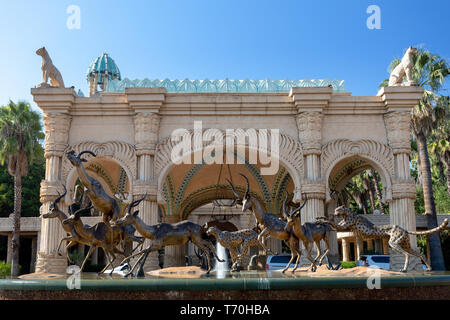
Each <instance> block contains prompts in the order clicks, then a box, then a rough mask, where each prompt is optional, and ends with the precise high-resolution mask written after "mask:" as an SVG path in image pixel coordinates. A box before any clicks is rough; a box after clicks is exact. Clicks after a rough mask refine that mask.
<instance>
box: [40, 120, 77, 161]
mask: <svg viewBox="0 0 450 320" xmlns="http://www.w3.org/2000/svg"><path fill="white" fill-rule="evenodd" d="M43 118H44V131H45V157H46V158H48V157H51V156H58V157H61V156H62V155H63V151H64V149H66V147H67V139H68V136H69V128H70V122H71V120H72V117H71V116H69V115H67V114H63V113H48V114H45V115H44V117H43Z"/></svg>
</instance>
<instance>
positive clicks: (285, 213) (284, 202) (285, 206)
mask: <svg viewBox="0 0 450 320" xmlns="http://www.w3.org/2000/svg"><path fill="white" fill-rule="evenodd" d="M288 198H289V193H288V192H287V191H286V198H284V201H283V215H284V216H285V217H286V218H287V217H291V215H290V214H289V212H288V210H287V202H288Z"/></svg>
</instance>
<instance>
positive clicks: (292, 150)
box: [154, 129, 304, 203]
mask: <svg viewBox="0 0 450 320" xmlns="http://www.w3.org/2000/svg"><path fill="white" fill-rule="evenodd" d="M216 130H217V131H219V132H220V134H221V136H222V139H223V141H225V139H226V137H227V132H226V131H225V130H219V129H216ZM249 130H250V129H249ZM253 130H254V132H253V136H255V135H257V136H259V134H260V133H261V134H267V141H270V140H271V138H272V133H271V131H269V130H266V129H253ZM262 130H265V131H262ZM217 131H216V132H217ZM184 134H185V135H187V136H189V137H190V138H192V137H193V138H194V139H196V138H199V134H198V133H197V132H195V131H194V130H192V129H191V130H185V133H184ZM234 135H235V137H237V139H236V140H237V141H235V147H236V148H237V147H245V148H246V150H252V151H259V150H262V151H263V152H264V153H265V154H272V153H271V152H272V150H268V149H269V148H262V149H261V148H258V146H257V145H255V144H251V143H248V141H247V139H245V137H246V136H247V131H246V130H243V129H236V130H235V131H234ZM240 139H243V141H245V144H239V143H238V142H239V140H240ZM200 141H203V140H202V139H201V137H200ZM177 144H178V142H174V141H172V139H171V137H167V138H164V139H162V140H161V141H160V142H159V143H158V145H157V146H156V152H155V162H154V174H155V178H156V179H157V182H158V202H160V203H163V202H164V197H163V196H162V190H163V184H164V181H165V178H166V176H167V175H168V173H169V172H170V170H171V168H172V167H173V166H175V165H176V164H174V163H173V161H172V158H171V154H172V150H173V148H174V147H175V146H176V145H177ZM278 144H279V151H278V152H277V153H274V154H273V156H276V157H277V158H278V160H279V161H280V164H281V165H283V166H284V167H285V168H286V169H287V171H288V172H289V174H290V176H291V179H292V180H293V182H294V186H295V191H294V193H295V196H294V198H295V201H300V200H301V191H300V190H301V181H302V180H303V177H304V159H303V151H302V146H301V144H300V142H299V141H298V140H296V139H295V138H293V137H291V136H288V135H286V134H284V133H279V143H278ZM222 145H223V144H222ZM267 145H268V144H267ZM211 146H214V144H208V143H205V142H204V141H203V142H202V145H201V147H200V148H196V149H194V146H192V147H193V148H192V150H191V152H190V153H189V154H186V155H184V156H191V155H192V154H194V153H195V152H199V151H202V150H204V149H205V148H207V147H211Z"/></svg>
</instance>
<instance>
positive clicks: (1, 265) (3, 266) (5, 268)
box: [0, 261, 11, 278]
mask: <svg viewBox="0 0 450 320" xmlns="http://www.w3.org/2000/svg"><path fill="white" fill-rule="evenodd" d="M10 275H11V264H10V263H5V261H0V278H5V277H7V276H10Z"/></svg>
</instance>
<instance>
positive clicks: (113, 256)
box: [99, 250, 116, 275]
mask: <svg viewBox="0 0 450 320" xmlns="http://www.w3.org/2000/svg"><path fill="white" fill-rule="evenodd" d="M105 254H106V256H107V257H108V264H107V265H106V266H105V267H104V268H103V269H102V271H100V272H99V274H102V273H103V272H105V271H106V270H107V269H108V267H109V266H111V267H112V264H113V262H114V260H116V256H115V254H114V253H113V252H107V250H105ZM110 255H111V256H112V260H111V259H110ZM113 270H114V268H111V272H110V273H109V274H110V275H111V274H112V273H113Z"/></svg>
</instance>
